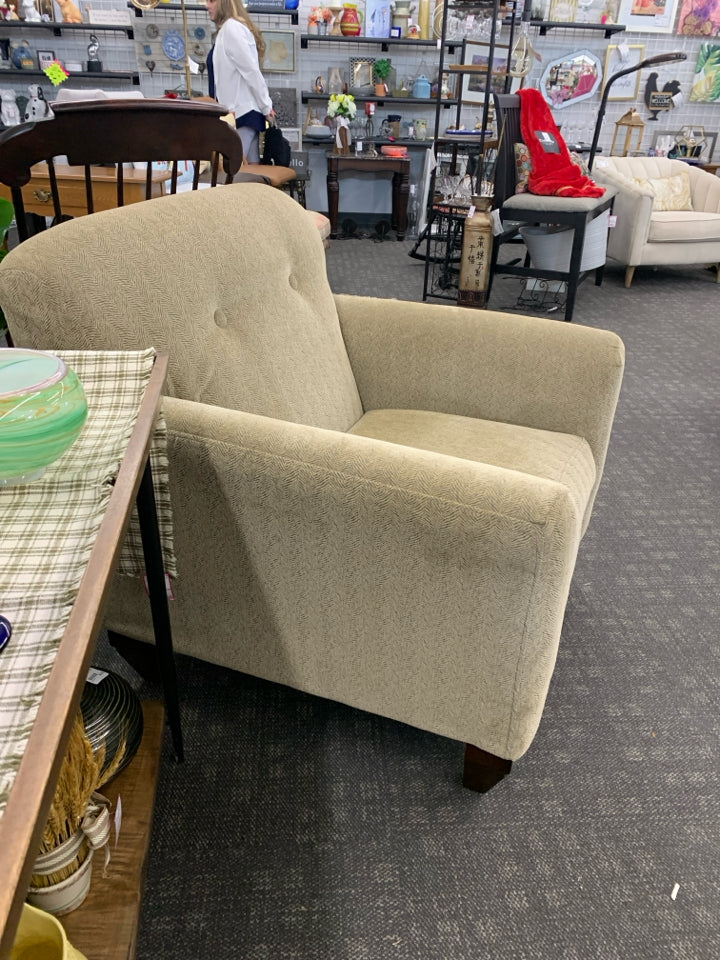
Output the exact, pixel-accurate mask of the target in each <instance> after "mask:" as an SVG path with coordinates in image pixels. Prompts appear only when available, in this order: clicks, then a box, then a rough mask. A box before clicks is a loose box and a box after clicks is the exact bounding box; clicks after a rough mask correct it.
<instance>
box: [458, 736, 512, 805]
mask: <svg viewBox="0 0 720 960" xmlns="http://www.w3.org/2000/svg"><path fill="white" fill-rule="evenodd" d="M511 767H512V760H505V759H504V758H503V757H496V756H495V754H494V753H488V752H487V751H486V750H481V749H480V747H474V746H473V745H472V744H471V743H468V744H466V745H465V766H464V768H463V786H464V787H467V788H468V790H476V791H477V792H478V793H487V792H488V790H492V788H493V787H494V786H495V784H496V783H499V782H500V781H501V780H502V778H503V777H505V776H507V774H508V773H510V769H511Z"/></svg>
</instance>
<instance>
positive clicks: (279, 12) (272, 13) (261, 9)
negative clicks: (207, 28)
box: [128, 3, 298, 26]
mask: <svg viewBox="0 0 720 960" xmlns="http://www.w3.org/2000/svg"><path fill="white" fill-rule="evenodd" d="M128 6H130V4H128ZM182 8H183V5H182V4H181V3H163V4H162V5H160V6H159V7H154V8H151V9H149V10H148V11H147V12H148V13H155V11H156V10H182ZM185 9H186V10H194V11H199V12H201V13H207V7H206V6H205V4H204V3H186V4H185ZM133 10H134V11H135V16H136V17H142V15H143V11H142V10H141V9H140V8H139V7H136V6H133ZM248 13H250V14H251V15H252V16H262V17H290V22H291V23H292V24H294V25H295V26H297V23H298V12H297V10H285V9H284V8H283V7H265V6H263V4H261V3H258V4H254V3H251V4H250V5H249V7H248Z"/></svg>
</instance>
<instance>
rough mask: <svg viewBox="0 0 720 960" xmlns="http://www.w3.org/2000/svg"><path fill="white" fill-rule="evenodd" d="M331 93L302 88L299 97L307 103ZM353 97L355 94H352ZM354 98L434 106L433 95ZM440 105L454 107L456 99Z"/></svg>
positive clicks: (369, 101)
mask: <svg viewBox="0 0 720 960" xmlns="http://www.w3.org/2000/svg"><path fill="white" fill-rule="evenodd" d="M330 96H331V94H329V93H314V92H313V91H312V90H302V91H301V93H300V97H301V99H302V102H303V103H309V102H310V101H311V100H329V99H330ZM353 96H354V97H355V94H353ZM355 100H356V101H357V102H358V103H377V104H378V105H379V106H382V105H383V104H384V103H414V104H418V103H421V104H423V105H424V106H426V107H434V106H435V102H436V101H435V97H422V98H421V97H374V96H367V97H355ZM440 103H441V105H442V106H443V107H456V106H457V105H458V101H457V100H441V101H440Z"/></svg>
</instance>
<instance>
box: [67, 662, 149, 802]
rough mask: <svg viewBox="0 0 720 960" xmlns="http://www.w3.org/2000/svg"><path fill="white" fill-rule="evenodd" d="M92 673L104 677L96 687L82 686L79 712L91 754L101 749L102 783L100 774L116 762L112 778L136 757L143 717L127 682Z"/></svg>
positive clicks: (110, 675)
mask: <svg viewBox="0 0 720 960" xmlns="http://www.w3.org/2000/svg"><path fill="white" fill-rule="evenodd" d="M94 673H95V674H97V675H100V674H104V676H102V679H100V681H99V683H92V682H91V681H89V680H88V681H87V682H86V684H85V689H84V691H83V695H82V699H81V701H80V712H81V713H82V718H83V723H84V725H85V735H86V736H87V738H88V740H89V741H90V744H91V746H92V749H93V753H95V754H97V752H98V750H100V748H101V747H105V760H104V762H103V769H102V772H101V782H102V783H104V782H105V779H104V773H105V771H107V770H108V769H109V768H110V767H111V766H112V765H114V764H115V762H116V758H117V760H118V762H119V766H118V768H117V769H116V770H115V773H114V774H113V776H115V775H116V774H118V773H120V771H121V770H124V769H125V767H126V766H127V765H128V764H129V763H130V761H131V760H132V758H133V757H134V756H135V754H136V753H137V750H138V747H139V746H140V741H141V740H142V735H143V715H142V707H141V706H140V700H139V698H138V695H137V694H136V693H135V691H134V690H133V689H132V687H131V686H130V684H129V683H127V681H125V680H123V678H122V677H120V676H118V675H117V674H116V673H111V672H110V671H107V670H103V671H97V670H96V671H94ZM120 751H122V753H121V754H120Z"/></svg>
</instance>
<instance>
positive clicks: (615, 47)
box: [603, 43, 645, 100]
mask: <svg viewBox="0 0 720 960" xmlns="http://www.w3.org/2000/svg"><path fill="white" fill-rule="evenodd" d="M626 51H627V52H626ZM621 53H625V58H624V59H623V57H622V56H621ZM644 57H645V44H644V43H625V44H622V45H620V44H617V43H611V44H609V45H608V48H607V51H606V52H605V74H604V78H605V83H607V81H608V80H609V79H610V77H611V76H612V75H613V74H614V73H618V72H619V71H620V70H624V69H625V68H626V67H634V66H637V64H638V63H640V61H641V60H642V59H643V58H644ZM641 73H642V71H641V70H636V71H635V73H629V74H628V75H627V76H626V77H620V79H619V80H616V81H615V83H614V84H613V85H612V86H611V87H610V95H609V96H608V100H637V98H638V94H639V92H640V74H641ZM603 89H605V84H603Z"/></svg>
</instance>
